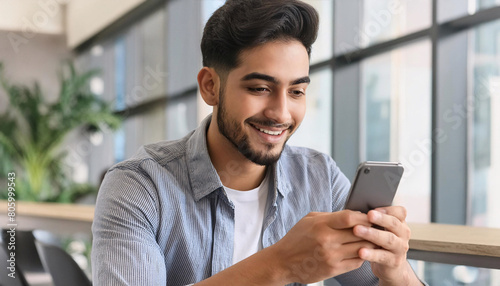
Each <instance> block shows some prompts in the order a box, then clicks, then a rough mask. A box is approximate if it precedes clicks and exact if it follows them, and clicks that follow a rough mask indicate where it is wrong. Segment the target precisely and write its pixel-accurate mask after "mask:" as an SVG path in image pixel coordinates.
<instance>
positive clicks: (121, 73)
mask: <svg viewBox="0 0 500 286" xmlns="http://www.w3.org/2000/svg"><path fill="white" fill-rule="evenodd" d="M126 59H127V55H126V50H125V40H124V39H123V38H118V39H117V40H116V42H115V69H114V70H115V109H116V110H124V109H125V108H126V104H125V79H126V74H127V70H126Z"/></svg>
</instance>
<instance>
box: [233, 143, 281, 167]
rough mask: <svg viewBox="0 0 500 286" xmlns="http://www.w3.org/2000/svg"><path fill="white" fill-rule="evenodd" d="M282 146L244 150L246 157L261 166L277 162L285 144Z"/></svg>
mask: <svg viewBox="0 0 500 286" xmlns="http://www.w3.org/2000/svg"><path fill="white" fill-rule="evenodd" d="M273 145H274V144H273ZM279 145H280V146H273V147H272V148H265V149H264V150H259V151H256V150H255V149H253V150H249V152H242V153H243V155H245V157H246V158H247V159H248V160H250V161H252V162H253V163H255V164H257V165H261V166H268V165H272V164H274V163H276V162H277V161H278V160H279V158H280V156H281V152H283V147H284V144H279Z"/></svg>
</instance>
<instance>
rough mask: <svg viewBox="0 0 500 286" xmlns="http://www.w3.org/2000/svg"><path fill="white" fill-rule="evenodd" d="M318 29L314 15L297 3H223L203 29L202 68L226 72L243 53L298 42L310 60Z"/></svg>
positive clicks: (243, 0) (234, 0) (278, 0)
mask: <svg viewBox="0 0 500 286" xmlns="http://www.w3.org/2000/svg"><path fill="white" fill-rule="evenodd" d="M318 25H319V16H318V12H316V10H315V9H314V8H313V7H311V6H310V5H309V4H306V3H304V2H301V1H297V0H227V2H226V3H225V4H224V5H223V6H222V7H220V8H219V9H218V10H217V11H215V12H214V14H213V15H212V16H211V17H210V19H209V20H208V22H207V24H206V25H205V29H204V31H203V38H202V40H201V53H202V55H203V66H206V67H213V68H215V69H216V70H217V71H218V72H221V71H226V72H227V71H229V70H231V69H233V68H235V67H237V66H238V64H239V63H238V56H239V55H240V53H241V52H242V51H243V50H245V49H249V48H253V47H256V46H258V45H261V44H265V43H267V42H272V41H276V40H291V39H293V40H298V41H300V42H301V43H302V44H303V45H304V47H305V48H306V50H307V53H308V55H309V56H311V45H312V44H313V43H314V41H315V40H316V37H317V34H318Z"/></svg>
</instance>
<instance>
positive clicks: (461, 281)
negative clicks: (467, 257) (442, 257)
mask: <svg viewBox="0 0 500 286" xmlns="http://www.w3.org/2000/svg"><path fill="white" fill-rule="evenodd" d="M422 272H423V274H424V275H420V277H421V278H422V279H423V280H425V282H427V283H428V284H429V285H471V286H487V285H488V286H494V285H499V284H500V270H498V269H486V268H477V267H470V266H463V265H450V264H442V263H433V262H425V266H424V271H422Z"/></svg>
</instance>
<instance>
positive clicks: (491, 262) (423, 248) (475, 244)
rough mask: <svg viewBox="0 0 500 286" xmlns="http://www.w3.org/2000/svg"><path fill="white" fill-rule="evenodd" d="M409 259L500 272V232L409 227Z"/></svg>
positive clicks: (439, 227)
mask: <svg viewBox="0 0 500 286" xmlns="http://www.w3.org/2000/svg"><path fill="white" fill-rule="evenodd" d="M409 225H410V228H411V230H412V238H411V240H410V251H409V252H408V258H410V259H416V260H424V261H431V262H439V263H448V264H458V265H469V266H476V267H484V268H496V269H500V229H498V228H485V227H472V226H464V225H448V224H435V223H430V224H417V223H411V224H409Z"/></svg>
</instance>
